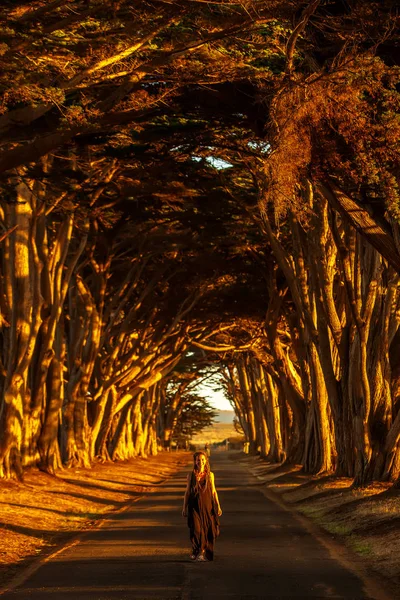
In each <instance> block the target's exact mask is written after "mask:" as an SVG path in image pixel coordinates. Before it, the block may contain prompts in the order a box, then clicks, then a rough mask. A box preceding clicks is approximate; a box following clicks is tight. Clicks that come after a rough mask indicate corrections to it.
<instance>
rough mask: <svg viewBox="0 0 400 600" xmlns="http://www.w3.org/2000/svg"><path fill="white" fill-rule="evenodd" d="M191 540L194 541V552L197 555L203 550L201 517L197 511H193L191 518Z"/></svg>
mask: <svg viewBox="0 0 400 600" xmlns="http://www.w3.org/2000/svg"><path fill="white" fill-rule="evenodd" d="M190 541H191V542H192V553H193V555H194V556H197V555H198V554H200V553H201V551H202V547H201V545H202V531H201V522H200V517H199V515H198V513H197V512H196V511H193V515H192V518H191V523H190Z"/></svg>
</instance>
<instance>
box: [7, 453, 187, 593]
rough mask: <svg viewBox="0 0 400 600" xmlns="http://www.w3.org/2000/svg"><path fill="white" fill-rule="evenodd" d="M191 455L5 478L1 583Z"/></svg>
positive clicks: (148, 490)
mask: <svg viewBox="0 0 400 600" xmlns="http://www.w3.org/2000/svg"><path fill="white" fill-rule="evenodd" d="M190 458H191V454H190V453H188V452H162V453H160V454H159V455H158V456H152V457H149V458H147V459H142V458H135V459H132V460H129V461H126V462H121V463H104V464H96V465H95V466H94V467H93V468H92V469H82V468H79V469H71V470H69V469H68V470H64V471H61V472H60V473H59V474H58V475H57V476H56V477H53V476H50V475H46V474H45V473H41V472H39V471H37V470H33V469H32V470H30V471H28V472H27V473H26V475H25V478H24V482H23V483H21V482H17V481H1V482H0V539H1V542H2V543H1V546H0V585H3V584H4V583H6V582H7V581H9V580H10V579H11V578H12V577H13V576H14V575H15V574H16V573H17V572H18V571H19V570H20V569H21V567H25V566H27V565H28V564H30V562H31V561H32V560H33V559H34V558H36V557H37V556H39V555H43V556H45V555H46V554H49V553H51V552H52V551H53V550H54V549H55V548H56V546H58V545H60V544H62V543H65V542H67V541H68V540H70V539H72V538H74V537H75V536H76V535H77V534H79V532H82V531H84V530H87V529H88V528H90V527H94V526H96V524H98V523H99V522H100V521H101V519H102V517H104V516H105V515H106V514H107V513H110V512H112V511H118V510H119V509H121V508H122V507H123V506H125V505H126V504H127V503H129V502H134V501H136V500H138V499H139V498H141V497H143V495H147V494H149V493H151V492H152V491H153V490H155V489H157V486H158V485H159V484H160V483H162V482H163V481H164V480H165V479H166V478H168V477H169V476H170V475H172V474H173V473H175V472H176V471H178V470H179V469H180V468H182V466H184V465H186V464H187V463H188V462H189V461H190Z"/></svg>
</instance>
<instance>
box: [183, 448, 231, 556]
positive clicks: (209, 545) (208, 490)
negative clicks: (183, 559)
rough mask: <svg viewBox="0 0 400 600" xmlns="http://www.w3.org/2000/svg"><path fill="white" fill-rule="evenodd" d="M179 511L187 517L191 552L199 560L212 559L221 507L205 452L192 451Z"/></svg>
mask: <svg viewBox="0 0 400 600" xmlns="http://www.w3.org/2000/svg"><path fill="white" fill-rule="evenodd" d="M182 515H183V516H184V517H187V518H188V526H189V529H190V541H191V542H192V555H191V557H190V558H192V559H193V560H198V561H205V560H213V558H214V541H215V538H216V537H217V536H218V534H219V521H218V517H220V516H221V515H222V510H221V507H220V504H219V500H218V494H217V490H216V489H215V483H214V473H212V472H211V471H210V465H209V462H208V456H207V455H206V453H205V452H195V453H194V455H193V471H192V472H191V473H190V474H189V475H188V476H187V487H186V491H185V497H184V500H183V510H182Z"/></svg>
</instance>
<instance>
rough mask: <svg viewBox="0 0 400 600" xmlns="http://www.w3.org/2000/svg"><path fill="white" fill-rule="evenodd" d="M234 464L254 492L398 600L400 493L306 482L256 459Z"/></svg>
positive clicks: (333, 481)
mask: <svg viewBox="0 0 400 600" xmlns="http://www.w3.org/2000/svg"><path fill="white" fill-rule="evenodd" d="M240 460H242V461H244V462H246V463H247V465H248V466H249V468H250V470H251V472H252V473H253V474H254V475H256V477H257V478H258V480H259V481H260V486H262V487H263V488H264V489H265V490H268V492H269V493H272V494H273V495H274V496H275V497H277V499H279V500H280V501H282V502H283V503H284V504H285V505H286V506H287V507H288V508H290V509H291V510H295V511H296V512H298V513H300V514H301V515H304V516H306V517H308V518H309V519H311V521H312V522H313V523H314V524H316V525H317V526H318V527H319V528H321V529H322V530H323V531H324V532H328V533H329V534H330V536H331V537H332V538H333V539H334V540H335V541H337V542H339V543H343V544H344V545H345V546H346V547H347V548H348V549H349V550H350V551H352V552H353V553H355V554H356V555H358V556H359V557H360V558H361V560H362V562H363V564H364V565H365V567H366V569H367V570H368V571H370V572H371V573H373V574H375V575H376V576H379V577H380V578H384V580H385V583H386V584H387V586H388V588H389V589H390V590H392V591H393V598H400V560H399V556H400V490H398V489H394V488H393V487H392V486H391V485H390V484H385V483H374V484H371V485H369V486H367V487H366V488H363V489H359V490H354V489H351V484H352V480H351V479H349V478H345V477H341V478H337V477H333V476H321V477H310V476H307V475H304V474H301V467H300V466H295V467H293V466H292V467H289V466H287V465H284V466H276V465H269V464H268V463H266V462H265V461H263V460H262V459H260V458H259V457H248V456H246V457H244V456H242V457H241V459H240Z"/></svg>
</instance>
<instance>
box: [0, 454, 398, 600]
mask: <svg viewBox="0 0 400 600" xmlns="http://www.w3.org/2000/svg"><path fill="white" fill-rule="evenodd" d="M228 454H229V453H225V452H220V453H218V452H215V453H214V454H213V456H212V457H211V463H212V469H213V471H214V472H215V478H216V485H217V489H218V490H219V495H220V501H221V506H222V509H223V516H222V517H221V536H220V538H219V539H218V542H217V545H216V553H215V560H214V562H209V563H193V562H191V561H190V559H189V550H190V544H189V538H188V528H187V526H186V521H185V519H183V517H182V516H181V509H182V497H183V491H184V487H185V483H186V474H187V473H188V471H189V467H188V468H187V469H185V470H184V471H182V472H180V473H178V474H177V475H175V476H174V477H172V478H171V479H169V480H168V481H167V482H165V483H164V484H162V485H161V486H160V487H159V488H158V490H157V491H156V492H155V493H152V494H151V495H149V496H148V497H145V498H142V499H141V500H139V501H138V502H137V503H135V504H133V505H131V506H130V507H129V508H128V509H127V510H125V511H123V512H121V513H119V514H114V515H113V516H110V517H109V518H107V519H106V521H105V523H104V524H103V525H102V527H101V528H99V529H95V530H91V531H89V532H88V533H86V534H85V535H84V536H83V538H82V539H81V540H80V542H79V543H77V544H75V545H73V546H69V547H66V548H65V549H63V550H61V551H60V552H58V553H57V554H56V555H53V557H51V558H50V560H48V561H46V562H44V563H43V564H41V566H40V568H38V569H37V570H36V571H35V572H33V573H32V572H31V573H30V575H29V576H28V577H27V578H26V579H25V581H22V580H21V579H20V582H19V585H18V586H17V587H15V588H14V589H12V590H10V591H8V592H6V593H5V594H4V595H3V596H2V600H47V599H50V598H51V599H54V600H117V599H118V600H131V599H132V600H133V599H140V600H146V599H152V600H154V599H163V600H167V599H179V600H225V599H230V600H233V599H246V600H247V599H248V600H250V599H251V600H253V599H262V598H276V599H279V598H285V599H288V598H296V599H297V598H303V599H306V598H307V599H308V598H346V599H347V598H351V599H361V598H363V599H366V598H374V599H375V600H382V599H383V598H386V599H387V598H388V596H384V595H380V594H379V593H378V592H376V590H375V591H374V586H373V585H372V587H370V586H369V585H368V584H366V583H365V582H363V581H361V580H360V579H359V577H358V576H357V575H356V574H355V573H354V572H351V571H350V570H348V569H346V568H345V567H344V566H342V564H340V562H338V561H337V560H336V559H335V558H334V557H333V556H332V553H331V552H330V551H329V550H328V549H327V547H326V546H325V545H323V544H322V543H321V542H320V541H318V540H317V539H316V538H315V537H313V536H312V535H311V534H310V533H309V531H307V529H305V528H304V527H303V526H302V524H301V522H299V521H298V520H297V519H296V517H294V516H293V515H292V514H291V513H290V512H288V511H286V510H284V509H282V508H280V507H279V506H277V505H276V504H274V503H273V502H271V501H270V500H268V499H267V498H266V497H265V496H264V495H263V494H262V492H261V491H260V486H259V482H258V480H257V479H256V477H254V476H253V475H251V474H250V473H249V471H248V469H247V467H246V466H245V465H244V464H242V463H241V462H240V461H235V460H232V458H229V456H228ZM371 590H372V591H371Z"/></svg>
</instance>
